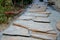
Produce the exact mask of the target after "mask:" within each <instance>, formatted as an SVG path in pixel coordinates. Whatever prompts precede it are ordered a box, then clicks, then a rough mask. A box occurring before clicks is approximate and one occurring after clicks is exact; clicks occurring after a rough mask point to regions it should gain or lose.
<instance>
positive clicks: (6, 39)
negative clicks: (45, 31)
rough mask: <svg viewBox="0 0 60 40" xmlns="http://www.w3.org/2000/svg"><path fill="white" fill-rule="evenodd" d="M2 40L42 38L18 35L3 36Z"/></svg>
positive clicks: (34, 39) (33, 39)
mask: <svg viewBox="0 0 60 40" xmlns="http://www.w3.org/2000/svg"><path fill="white" fill-rule="evenodd" d="M1 40H42V39H36V38H30V37H18V36H3V37H2V38H1Z"/></svg>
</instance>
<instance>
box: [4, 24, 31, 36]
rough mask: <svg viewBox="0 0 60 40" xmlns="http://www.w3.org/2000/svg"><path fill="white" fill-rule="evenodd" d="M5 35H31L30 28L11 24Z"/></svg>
mask: <svg viewBox="0 0 60 40" xmlns="http://www.w3.org/2000/svg"><path fill="white" fill-rule="evenodd" d="M3 34H4V35H17V36H20V35H22V36H30V34H29V33H28V30H27V29H25V28H22V27H18V26H14V25H11V26H10V27H9V28H7V29H6V30H4V31H3Z"/></svg>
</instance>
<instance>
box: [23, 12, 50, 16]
mask: <svg viewBox="0 0 60 40" xmlns="http://www.w3.org/2000/svg"><path fill="white" fill-rule="evenodd" d="M24 15H26V16H38V17H48V16H49V15H48V14H39V13H29V12H26V13H25V14H24Z"/></svg>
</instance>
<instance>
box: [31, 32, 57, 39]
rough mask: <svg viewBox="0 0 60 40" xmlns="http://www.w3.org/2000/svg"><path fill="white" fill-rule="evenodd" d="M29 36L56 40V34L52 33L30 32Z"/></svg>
mask: <svg viewBox="0 0 60 40" xmlns="http://www.w3.org/2000/svg"><path fill="white" fill-rule="evenodd" d="M31 36H32V37H36V38H42V39H46V40H56V37H57V35H53V34H46V33H41V32H40V33H38V32H31Z"/></svg>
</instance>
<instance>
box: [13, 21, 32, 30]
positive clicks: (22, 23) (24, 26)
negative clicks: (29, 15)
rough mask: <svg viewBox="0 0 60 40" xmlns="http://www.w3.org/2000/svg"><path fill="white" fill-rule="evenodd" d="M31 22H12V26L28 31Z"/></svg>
mask: <svg viewBox="0 0 60 40" xmlns="http://www.w3.org/2000/svg"><path fill="white" fill-rule="evenodd" d="M32 23H33V21H26V20H16V21H14V22H13V24H14V25H16V26H19V27H22V28H26V29H28V28H29V26H30V24H32Z"/></svg>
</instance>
